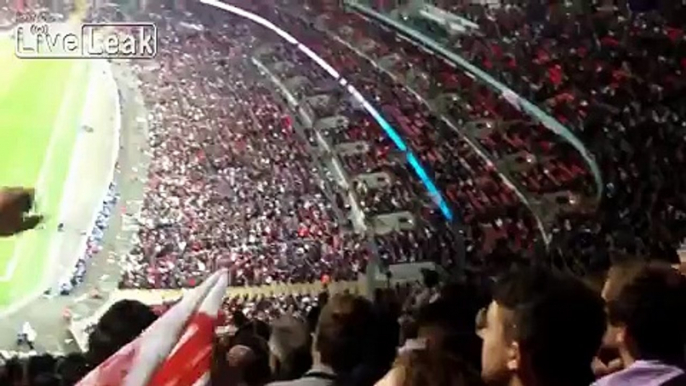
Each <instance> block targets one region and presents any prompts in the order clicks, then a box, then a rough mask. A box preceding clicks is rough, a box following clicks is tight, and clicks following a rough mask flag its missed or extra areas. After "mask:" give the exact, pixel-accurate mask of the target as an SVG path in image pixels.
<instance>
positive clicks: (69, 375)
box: [57, 353, 90, 385]
mask: <svg viewBox="0 0 686 386" xmlns="http://www.w3.org/2000/svg"><path fill="white" fill-rule="evenodd" d="M89 371H90V366H88V362H87V361H86V357H84V356H83V354H81V353H71V354H68V355H67V356H65V357H64V358H62V359H61V360H60V361H59V363H58V364H57V373H58V374H59V376H60V378H61V379H62V383H63V384H65V385H75V384H76V383H77V382H78V381H80V380H81V378H83V377H84V376H85V375H86V374H88V372H89Z"/></svg>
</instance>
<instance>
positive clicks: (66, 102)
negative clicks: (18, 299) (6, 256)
mask: <svg viewBox="0 0 686 386" xmlns="http://www.w3.org/2000/svg"><path fill="white" fill-rule="evenodd" d="M84 66H86V69H87V71H90V65H89V64H87V63H77V64H76V65H74V66H72V68H71V71H70V74H69V80H70V82H69V83H70V84H73V83H74V82H72V80H74V79H78V74H79V71H78V70H81V69H83V67H84ZM90 77H91V75H90V72H89V78H90ZM88 82H89V85H88V92H87V95H88V93H89V92H90V90H91V88H92V85H91V84H92V78H90V79H89V80H88ZM68 87H69V88H68V90H67V93H66V94H67V95H66V96H65V98H64V99H63V100H62V103H61V104H60V109H59V110H58V113H57V117H56V118H55V124H56V126H57V128H55V129H53V130H52V133H51V135H50V140H49V142H48V148H47V150H46V152H45V157H43V162H42V164H41V168H40V171H39V172H38V180H37V181H36V185H35V189H36V192H38V195H39V196H38V197H37V198H38V199H39V200H40V201H45V193H44V192H47V189H48V187H47V186H44V185H45V179H46V178H47V175H48V173H49V172H50V169H51V167H50V165H51V164H52V161H53V158H55V156H54V152H55V150H56V147H55V146H56V143H57V142H58V141H57V138H59V137H60V136H61V135H62V132H63V131H64V130H67V129H68V130H76V128H74V127H69V125H66V124H61V123H60V122H65V121H69V119H68V117H67V114H68V113H69V110H70V105H71V104H72V103H74V100H75V99H76V97H77V95H76V91H77V87H73V86H68ZM86 100H87V99H86ZM84 106H85V103H84ZM82 109H83V107H82ZM76 140H78V134H77V138H76ZM71 156H72V160H73V159H74V158H75V157H74V151H72V153H71ZM69 170H71V164H70V166H69ZM68 176H69V171H68V172H67V179H68ZM65 190H66V180H65V184H64V186H63V189H62V199H61V201H60V206H59V207H58V213H57V215H58V216H59V215H60V214H61V212H62V207H63V206H64V201H65V196H66V195H65V194H64V193H65ZM58 218H59V217H58ZM26 240H27V238H26V237H20V238H19V240H17V245H15V248H14V252H13V253H12V257H11V258H10V261H9V263H8V265H7V266H6V267H5V272H4V274H3V276H2V277H0V282H8V281H10V280H12V277H13V276H14V272H15V271H16V269H17V265H18V264H19V259H20V258H21V255H22V252H23V249H24V248H25V245H26V244H27V242H26ZM54 240H55V232H52V233H51V236H50V241H49V244H50V246H51V247H52V245H53V243H54ZM48 253H54V252H53V251H52V250H49V251H48Z"/></svg>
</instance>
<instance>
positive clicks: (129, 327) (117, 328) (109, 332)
mask: <svg viewBox="0 0 686 386" xmlns="http://www.w3.org/2000/svg"><path fill="white" fill-rule="evenodd" d="M156 319H157V315H156V314H155V313H154V312H153V311H152V309H151V308H150V307H148V306H146V305H145V304H143V303H141V302H139V301H136V300H121V301H118V302H117V303H114V304H113V305H112V307H110V309H109V310H107V312H105V314H104V315H103V316H102V317H101V318H100V320H99V321H98V324H97V325H96V326H95V329H94V330H93V331H92V332H91V334H90V335H89V337H88V353H87V354H86V358H87V359H88V362H89V364H90V365H91V366H97V365H99V364H100V363H102V362H104V361H105V360H106V359H107V358H109V357H110V356H112V354H114V353H116V352H117V351H119V349H121V348H122V347H124V346H126V345H127V344H128V343H129V342H131V341H133V340H134V339H135V338H136V337H138V335H140V333H141V332H143V331H144V330H145V329H146V328H148V327H149V326H150V325H151V324H152V323H153V322H154V321H155V320H156Z"/></svg>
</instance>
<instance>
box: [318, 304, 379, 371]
mask: <svg viewBox="0 0 686 386" xmlns="http://www.w3.org/2000/svg"><path fill="white" fill-rule="evenodd" d="M374 325H375V318H374V312H373V310H372V305H371V303H370V302H369V301H368V300H366V299H365V298H363V297H360V296H355V295H351V294H337V295H334V296H333V297H331V299H329V301H328V303H327V304H326V306H324V308H322V311H321V313H320V315H319V322H318V323H317V330H316V331H315V335H314V343H313V348H314V352H313V359H314V363H321V364H324V365H327V366H330V367H331V368H332V369H333V370H334V371H335V372H336V373H339V374H345V373H348V372H350V371H351V370H352V369H354V368H355V367H356V366H358V365H359V364H361V363H362V362H363V361H364V359H365V358H366V354H368V353H369V350H370V345H371V344H370V343H371V342H372V335H373V331H374V329H373V328H370V326H374Z"/></svg>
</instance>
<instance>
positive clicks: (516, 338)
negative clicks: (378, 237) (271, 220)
mask: <svg viewBox="0 0 686 386" xmlns="http://www.w3.org/2000/svg"><path fill="white" fill-rule="evenodd" d="M436 279H437V276H436V275H427V276H426V277H425V280H424V282H423V283H421V284H420V283H416V284H413V285H411V286H396V287H389V288H385V289H377V290H376V292H375V293H374V296H373V301H369V300H367V299H365V298H364V297H361V296H358V295H355V294H352V293H348V292H342V293H336V294H333V295H329V294H328V293H327V292H323V293H321V294H320V295H319V296H316V297H313V296H275V297H266V298H259V299H243V298H238V299H227V300H226V302H225V307H224V311H223V312H222V315H221V316H220V319H221V320H222V322H221V324H225V325H229V326H230V328H228V329H227V328H217V330H216V331H217V332H216V339H215V343H214V347H213V358H214V359H213V361H212V362H213V363H212V369H211V381H210V383H211V384H217V385H254V386H261V385H266V384H270V385H291V384H292V385H301V384H308V385H320V384H321V385H341V384H345V385H347V384H350V385H382V386H383V385H416V386H419V385H458V386H463V385H465V386H476V385H503V384H517V385H523V386H533V385H563V386H582V385H583V386H587V385H591V384H593V385H597V386H612V385H641V386H644V385H659V386H682V385H686V372H685V371H684V367H683V366H684V355H685V348H686V330H685V329H684V328H683V326H684V325H685V324H686V276H684V275H683V274H681V273H680V272H678V271H677V270H675V269H674V268H672V267H670V266H668V265H663V264H660V263H641V262H631V263H626V264H622V265H617V266H614V267H612V269H611V270H610V271H609V272H608V274H607V279H606V281H605V283H604V286H603V289H602V292H601V291H600V289H599V288H596V289H594V288H592V287H591V286H589V285H588V284H587V283H585V282H583V281H582V280H580V279H579V278H577V277H574V276H571V275H569V274H566V273H559V272H553V271H549V270H546V269H541V268H524V269H517V270H513V271H509V272H507V273H505V274H503V275H501V276H500V277H498V278H497V279H496V280H494V281H493V282H491V284H490V286H488V289H487V290H486V291H484V289H485V287H484V286H481V285H478V286H474V285H471V284H468V283H463V284H457V283H445V282H441V281H438V280H436ZM156 311H157V312H163V311H164V309H160V308H159V307H158V309H153V308H150V307H148V306H146V305H143V304H142V303H139V302H137V301H132V300H123V301H119V302H117V303H115V304H114V305H113V306H112V307H111V308H110V309H109V310H108V311H107V312H106V313H105V314H104V315H103V316H102V318H101V319H100V320H99V322H98V323H97V324H96V325H95V326H94V328H93V330H92V331H91V333H90V336H89V339H88V342H89V347H88V351H87V352H85V353H83V354H70V355H68V356H66V357H54V356H51V355H48V354H45V355H33V356H30V357H29V358H23V359H19V358H11V359H9V360H7V361H5V363H4V365H3V366H2V371H1V372H0V383H2V384H6V385H29V386H33V385H61V386H67V385H74V384H76V383H77V382H78V381H79V380H80V379H81V378H82V377H83V376H84V375H85V374H86V373H88V372H89V371H91V370H92V369H94V368H95V367H97V366H98V365H100V364H102V363H103V362H105V361H106V360H107V358H110V357H111V356H112V355H113V354H114V353H116V352H117V351H118V350H119V349H120V348H122V347H123V346H125V345H126V344H127V343H129V342H131V341H132V340H133V339H135V338H136V337H137V336H138V335H139V334H140V333H141V332H142V331H144V330H145V329H146V328H147V327H148V326H150V325H151V324H152V323H153V322H154V321H155V320H156V319H157V318H158V313H157V312H156ZM475 316H476V317H475ZM217 327H219V326H217ZM594 380H595V381H594Z"/></svg>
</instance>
